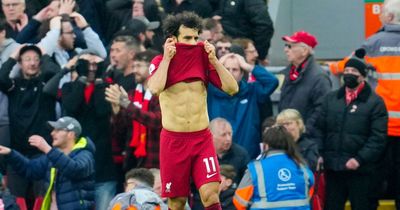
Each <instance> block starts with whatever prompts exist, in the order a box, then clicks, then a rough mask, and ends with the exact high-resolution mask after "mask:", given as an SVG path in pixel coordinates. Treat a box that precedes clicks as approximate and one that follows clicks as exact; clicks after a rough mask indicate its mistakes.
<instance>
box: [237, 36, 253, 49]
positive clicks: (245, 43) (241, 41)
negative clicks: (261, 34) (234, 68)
mask: <svg viewBox="0 0 400 210" xmlns="http://www.w3.org/2000/svg"><path fill="white" fill-rule="evenodd" d="M250 43H251V44H253V45H254V42H253V40H251V39H248V38H237V39H234V40H232V44H237V45H239V46H241V47H242V48H243V49H244V50H246V49H247V48H248V47H249V44H250Z"/></svg>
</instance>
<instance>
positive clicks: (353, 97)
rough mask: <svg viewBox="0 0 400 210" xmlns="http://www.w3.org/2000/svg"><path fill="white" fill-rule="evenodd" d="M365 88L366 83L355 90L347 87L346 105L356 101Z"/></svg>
mask: <svg viewBox="0 0 400 210" xmlns="http://www.w3.org/2000/svg"><path fill="white" fill-rule="evenodd" d="M364 86H365V82H363V83H361V84H360V85H359V86H358V87H357V89H355V90H352V89H350V88H347V87H346V105H349V104H350V103H351V102H353V101H354V100H356V98H357V96H358V94H360V92H361V90H362V89H363V88H364Z"/></svg>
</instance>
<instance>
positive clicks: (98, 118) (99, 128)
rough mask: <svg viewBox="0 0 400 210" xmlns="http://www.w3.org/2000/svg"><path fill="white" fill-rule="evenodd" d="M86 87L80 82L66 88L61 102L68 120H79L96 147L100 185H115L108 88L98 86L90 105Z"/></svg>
mask: <svg viewBox="0 0 400 210" xmlns="http://www.w3.org/2000/svg"><path fill="white" fill-rule="evenodd" d="M85 87H86V84H83V83H82V82H80V81H78V80H76V81H74V82H69V83H65V84H64V85H63V87H62V90H61V92H62V96H61V101H62V105H63V107H64V109H65V112H66V114H67V115H68V116H71V117H74V118H75V119H77V120H78V121H79V122H80V124H81V126H82V135H83V136H87V137H89V138H90V139H91V140H92V141H93V142H94V144H95V145H96V153H95V154H94V158H95V161H96V168H95V169H96V182H106V181H113V180H115V177H116V174H115V173H116V172H115V169H114V163H113V160H112V152H111V124H110V117H111V105H110V103H108V102H107V101H106V99H105V88H106V84H105V83H102V84H96V85H95V87H94V90H93V93H92V95H91V97H90V99H89V102H88V103H86V101H85Z"/></svg>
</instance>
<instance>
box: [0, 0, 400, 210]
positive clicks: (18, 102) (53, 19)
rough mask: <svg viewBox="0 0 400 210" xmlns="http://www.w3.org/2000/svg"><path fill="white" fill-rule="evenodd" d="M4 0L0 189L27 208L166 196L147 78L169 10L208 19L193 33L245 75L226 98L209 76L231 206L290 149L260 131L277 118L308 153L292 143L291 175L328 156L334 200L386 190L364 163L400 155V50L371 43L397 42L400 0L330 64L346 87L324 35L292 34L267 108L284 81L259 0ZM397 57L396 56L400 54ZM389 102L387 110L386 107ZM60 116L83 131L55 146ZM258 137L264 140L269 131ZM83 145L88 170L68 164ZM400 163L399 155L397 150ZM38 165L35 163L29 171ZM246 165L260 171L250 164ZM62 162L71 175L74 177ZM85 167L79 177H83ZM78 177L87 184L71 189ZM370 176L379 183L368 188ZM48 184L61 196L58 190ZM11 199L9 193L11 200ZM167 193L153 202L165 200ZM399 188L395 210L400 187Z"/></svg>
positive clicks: (195, 204) (224, 188)
mask: <svg viewBox="0 0 400 210" xmlns="http://www.w3.org/2000/svg"><path fill="white" fill-rule="evenodd" d="M1 2H2V13H1V17H0V53H1V55H0V145H2V147H0V154H2V155H5V157H0V172H1V174H3V175H4V176H3V177H2V180H4V188H7V189H8V190H9V191H8V190H3V191H4V192H5V193H2V194H7V195H10V196H11V197H13V196H15V197H17V200H18V199H20V198H22V199H23V200H24V201H23V202H25V203H26V205H27V206H28V209H32V208H33V206H34V204H35V202H37V200H38V199H41V198H44V197H45V198H46V197H48V196H50V197H52V198H55V197H57V202H55V201H54V200H53V201H50V203H49V201H48V200H46V199H45V200H44V202H43V205H44V206H45V205H47V208H52V209H53V207H54V206H53V205H57V206H58V209H63V208H64V207H65V206H67V207H68V205H70V203H72V205H74V206H75V205H76V206H77V205H81V206H82V205H83V204H84V207H83V208H84V209H93V207H94V206H95V208H96V209H99V210H105V209H107V208H108V207H109V205H110V202H111V201H112V199H113V198H114V196H116V195H117V194H119V193H122V194H119V195H118V196H120V197H123V196H124V195H125V193H130V192H131V193H133V192H135V193H137V194H138V195H139V194H141V193H142V191H150V192H151V193H150V194H151V195H152V196H153V194H154V195H158V196H160V195H161V192H160V185H161V184H160V179H159V176H160V172H159V171H157V170H158V168H159V166H160V160H159V150H160V142H159V141H160V132H161V129H162V123H161V122H162V119H163V118H162V116H161V109H160V104H159V98H158V95H157V94H154V93H151V91H150V90H149V89H148V87H147V81H148V78H149V76H150V75H151V72H152V70H154V69H152V68H154V67H153V66H152V59H153V58H154V57H156V56H157V55H159V54H161V53H162V50H163V43H164V42H165V39H166V38H168V37H164V31H163V20H164V19H165V18H166V17H167V16H168V15H174V14H177V13H182V12H187V11H189V12H194V13H196V14H197V15H199V16H200V17H202V18H203V28H202V30H201V31H199V32H200V33H199V40H198V41H200V42H204V41H207V42H209V43H211V44H213V45H214V46H215V48H216V56H217V58H218V59H219V62H220V63H222V64H223V65H224V67H225V68H226V69H227V70H228V71H229V73H230V74H231V75H232V76H233V78H234V79H235V80H236V82H237V83H238V86H239V92H238V93H237V94H235V95H233V96H230V95H228V94H226V93H224V92H222V91H221V90H219V89H218V88H216V87H215V86H214V85H212V84H211V83H209V84H208V85H207V105H208V117H209V121H210V131H211V133H212V136H213V143H214V147H215V150H216V154H217V157H218V161H219V163H220V164H221V179H222V182H221V186H220V200H221V204H222V206H223V209H235V207H234V205H233V196H234V192H235V190H236V188H237V187H238V184H239V183H240V181H241V180H242V177H243V175H244V174H246V176H245V178H246V177H247V180H244V181H247V182H243V183H245V184H243V183H242V185H241V186H242V187H243V186H245V187H247V186H250V185H251V184H250V182H251V179H249V176H253V177H252V178H253V179H254V176H257V175H258V176H259V175H260V174H259V173H258V172H257V173H256V171H255V170H256V169H254V167H255V166H254V164H255V165H257V159H258V160H260V161H263V160H264V161H263V164H267V162H268V163H269V162H270V161H273V159H272V158H270V156H271V154H272V153H268V151H273V153H275V152H276V153H279V154H281V153H282V151H283V153H285V151H286V150H288V148H287V147H283V146H282V145H280V143H279V142H275V140H276V141H278V140H277V139H270V137H265V134H266V133H268V132H266V130H268V129H269V128H273V129H277V128H276V126H280V127H279V129H285V131H279V130H278V131H277V132H282V133H284V134H285V135H286V134H287V136H289V135H290V138H289V137H287V138H286V137H285V138H282V140H281V141H282V142H286V141H293V142H289V143H287V144H289V149H290V148H291V146H295V147H296V150H298V152H299V154H297V152H296V153H295V152H293V151H289V152H286V153H290V154H294V158H293V157H291V158H290V159H287V158H282V159H284V160H285V161H286V162H290V164H292V165H291V166H293V169H294V168H295V166H301V170H300V168H298V169H296V173H305V169H304V170H303V167H309V169H311V170H308V169H307V173H309V172H310V171H313V172H315V171H317V170H319V169H320V167H319V166H320V165H323V164H325V166H326V167H325V168H326V169H327V172H328V178H327V181H328V182H330V184H328V188H327V192H328V195H331V196H330V198H331V199H328V201H329V202H328V203H327V205H328V206H327V208H328V209H329V208H331V209H340V205H344V203H343V204H342V201H345V200H346V198H347V197H346V195H347V191H349V190H350V191H351V190H352V189H359V190H360V189H361V190H362V191H363V192H364V193H361V192H358V193H357V192H356V193H354V192H353V194H352V193H350V200H351V202H352V205H354V206H353V208H354V209H363V208H364V206H363V205H367V206H369V207H370V206H371V205H372V206H374V205H375V203H373V202H374V201H376V199H377V198H378V196H376V195H371V193H368V192H371V191H376V192H379V189H378V188H379V187H378V186H379V184H378V183H380V181H381V180H380V179H379V177H380V174H378V173H373V174H372V175H370V176H366V175H365V173H367V172H368V173H370V172H372V171H374V172H376V170H378V168H380V167H384V166H382V164H380V163H381V162H382V160H383V159H384V158H385V157H384V155H383V154H385V152H384V151H391V153H390V154H391V155H392V156H391V157H390V158H392V159H395V160H397V159H398V158H397V156H398V155H397V156H396V155H395V154H396V149H395V148H397V147H396V145H397V144H398V143H393V142H394V141H396V142H397V141H399V133H400V131H399V130H400V127H399V125H400V124H399V123H398V122H399V121H398V119H399V116H400V114H399V112H400V108H399V107H400V104H399V102H398V101H397V102H393V100H392V98H391V97H394V96H395V97H396V98H397V99H399V97H400V96H399V95H400V93H399V91H398V90H396V91H395V90H394V88H395V87H396V84H398V79H399V78H398V70H397V72H394V71H393V72H391V71H385V70H383V69H385V68H389V67H388V65H387V64H383V63H384V62H383V61H382V60H378V58H380V59H382V57H385V56H388V57H390V56H395V57H396V59H398V57H399V56H400V52H399V51H396V52H394V51H390V52H389V51H386V52H381V53H377V51H379V50H381V49H384V48H382V47H381V48H379V47H377V46H375V45H374V43H379V44H382V43H384V44H382V45H385V46H389V47H390V46H393V45H396V44H394V43H398V42H399V41H400V32H399V31H400V29H399V25H400V1H399V0H386V1H385V3H384V6H383V8H384V12H383V14H382V22H383V24H384V27H383V29H382V31H380V32H378V33H377V34H376V35H375V36H374V37H373V38H371V39H372V41H371V40H368V41H367V42H366V43H365V44H364V45H363V46H362V47H363V48H364V52H362V50H357V51H356V53H355V55H354V56H352V57H351V58H348V59H346V60H345V61H343V63H342V64H340V63H339V64H338V65H336V66H331V71H332V73H335V74H336V73H343V71H344V75H347V76H345V78H344V79H345V80H344V85H343V86H342V87H341V89H339V90H338V91H336V92H332V91H333V90H332V87H331V86H332V85H331V81H330V80H329V75H328V74H327V72H326V71H324V70H322V68H321V66H320V65H319V64H318V62H317V61H316V59H315V56H314V53H315V51H314V49H315V47H316V46H317V45H318V41H317V37H315V36H314V35H312V34H310V33H308V32H305V31H298V32H296V33H294V34H293V35H287V36H283V37H282V44H285V45H284V47H283V52H284V53H285V55H286V57H287V60H288V66H287V67H286V68H285V69H283V70H282V72H281V73H282V74H283V75H284V76H285V79H284V80H283V84H282V88H281V89H280V91H281V98H280V102H279V104H278V111H279V114H278V115H277V116H276V117H275V116H272V115H273V112H272V105H271V100H270V95H271V94H272V93H273V92H274V91H275V90H276V89H277V88H278V85H279V80H278V79H277V77H276V76H275V75H274V74H272V73H271V72H269V71H268V64H269V61H268V50H269V47H270V41H271V38H272V36H273V34H274V26H273V22H272V20H271V18H270V16H269V14H268V7H267V2H266V1H264V0H220V1H216V0H196V1H191V0H1ZM275 27H277V26H275ZM387 31H391V32H392V31H393V33H394V34H395V35H393V36H390V35H388V34H384V33H389V32H387ZM375 39H377V40H385V41H387V40H389V41H387V43H386V42H380V41H377V40H375ZM396 46H397V45H396ZM390 49H394V48H390ZM396 49H397V48H396ZM365 50H367V51H366V52H365ZM365 53H367V56H366V57H365V58H364V56H365ZM396 53H397V54H396ZM360 54H362V55H360ZM368 56H369V57H368ZM385 58H387V57H385ZM385 58H384V59H385ZM387 59H389V58H387ZM374 62H375V63H374ZM369 63H371V66H374V67H375V69H373V70H374V71H377V72H380V75H378V76H381V77H378V86H377V90H379V92H378V91H377V94H375V91H374V88H375V86H374V85H371V86H370V85H369V83H368V82H367V79H366V78H367V77H368V71H370V70H371V69H372V68H371V67H370V65H369ZM393 63H395V64H398V61H397V60H396V62H393ZM393 65H394V64H393ZM334 67H335V68H334ZM385 74H390V75H389V76H388V75H385ZM392 74H393V75H394V76H393V75H392ZM396 75H397V77H396ZM388 78H389V79H392V80H393V81H394V82H397V83H390V82H386V83H385V85H383V84H384V83H382V82H379V81H382V80H388ZM379 79H381V80H379ZM350 80H351V81H350ZM390 84H391V85H390ZM382 86H384V88H386V89H384V90H383V89H382ZM354 90H355V91H354ZM389 95H390V97H389ZM382 98H383V100H382ZM388 104H389V107H387V108H388V110H386V108H385V106H384V105H386V106H388ZM396 104H397V105H396ZM388 113H389V128H387V119H388ZM65 116H68V117H67V118H66V119H68V120H71V119H73V120H76V122H75V121H73V122H74V125H75V126H77V125H79V127H80V130H79V132H75V136H70V137H69V140H70V141H71V142H73V143H71V144H72V146H71V145H70V148H69V150H67V151H65V150H63V151H62V152H60V151H58V150H62V148H61V147H60V146H59V145H57V144H55V143H54V142H56V139H57V138H61V137H57V136H56V135H55V134H54V132H60V130H62V129H66V130H67V131H70V130H73V129H72V128H69V127H57V126H58V124H57V125H56V124H54V123H56V122H57V123H59V124H60V123H61V122H60V120H61V119H63V118H65ZM70 118H71V119H70ZM57 120H58V121H57ZM49 122H52V123H53V124H51V123H50V124H49ZM77 123H78V124H77ZM266 124H269V125H266ZM265 125H266V126H265ZM346 127H349V129H346ZM350 127H351V129H350ZM52 130H53V131H52ZM74 131H75V130H74ZM269 132H271V130H270V131H269ZM387 132H388V134H389V138H388V139H387V138H386V137H387ZM263 133H264V136H263ZM57 135H58V134H57ZM276 135H278V134H276ZM282 135H283V134H282ZM32 136H34V138H33V139H34V140H32ZM37 136H40V139H39V140H38V137H37ZM80 137H82V138H80ZM262 139H268V140H267V141H264V142H263V140H262ZM73 140H76V141H73ZM32 141H34V142H35V141H38V142H39V143H40V145H39V146H38V145H37V144H39V143H36V144H35V143H32ZM332 141H335V144H333V143H332ZM82 142H84V143H82ZM268 142H273V143H275V144H276V145H277V148H268ZM74 143H75V144H76V145H75V146H74V145H73V144H74ZM387 143H389V144H387ZM83 144H84V145H83ZM285 144H286V143H285ZM43 145H44V146H43ZM46 145H47V146H49V147H50V149H51V150H50V149H49V148H48V147H47V146H46ZM50 145H52V146H50ZM3 146H4V147H3ZM52 147H53V148H52ZM9 148H10V149H9ZM71 151H72V152H71ZM43 153H44V154H45V155H43ZM82 153H84V155H86V156H90V158H91V159H90V158H89V157H86V156H85V158H89V159H90V160H89V161H88V162H87V163H86V165H85V167H89V168H90V169H92V170H86V171H83V170H82V167H80V168H79V167H78V168H73V167H72V166H71V165H68V164H78V165H79V163H80V164H83V163H81V162H79V161H78V160H75V161H77V163H75V162H73V163H70V162H68V160H69V159H68V158H71V159H73V158H74V157H76V156H79V155H82ZM290 154H289V156H290ZM297 155H299V156H297ZM57 158H61V159H60V160H58V159H57ZM297 158H298V159H297ZM301 158H304V161H303V159H301ZM29 160H31V162H29ZM92 161H93V162H92ZM293 161H294V162H293ZM293 163H294V164H293ZM394 163H395V164H398V160H397V162H396V161H394ZM248 164H249V165H248ZM39 166H40V169H42V171H41V172H40V173H37V172H35V173H34V172H32V170H33V168H34V167H39ZM79 166H80V165H79ZM248 167H250V169H251V170H250V171H247V172H246V170H247V169H248ZM265 167H267V166H265ZM50 168H51V169H50ZM68 168H73V170H72V169H68ZM47 169H49V171H46V170H47ZM53 169H54V174H52V173H53V171H52V170H53ZM147 169H151V170H147ZM80 170H81V171H80ZM132 170H133V171H132ZM55 171H57V172H55ZM65 171H67V172H71V173H74V176H70V175H68V174H67V175H66V174H65ZM397 171H398V169H396V173H397ZM125 173H126V175H125ZM149 174H150V175H149ZM53 175H54V176H56V175H57V176H59V177H56V180H57V182H56V183H57V185H55V186H53V185H52V184H51V183H53V182H55V180H54V177H51V176H53ZM303 175H304V177H306V174H303ZM303 175H302V176H303ZM149 176H151V178H149ZM264 176H266V177H272V176H270V174H264ZM396 176H397V177H395V178H394V179H397V180H398V179H399V178H398V177H400V174H396ZM5 177H6V178H5ZM76 177H83V178H82V180H80V181H76V180H75V178H76ZM143 177H144V178H143ZM343 178H345V179H348V180H357V181H359V182H357V183H358V185H357V183H356V184H354V183H352V182H351V181H349V184H348V185H346V186H344V187H342V188H340V187H339V186H338V184H336V183H337V182H339V181H341V180H342V179H343ZM51 179H53V180H51ZM301 179H302V178H301ZM304 180H306V182H307V183H308V181H310V183H312V182H313V181H312V178H310V180H308V175H307V179H306V178H304ZM62 182H66V183H67V184H65V185H63V184H62ZM60 183H61V184H60ZM79 183H84V186H83V187H82V188H79V187H76V186H75V185H76V184H79ZM310 183H308V184H310ZM368 183H372V184H371V185H368V186H367V184H368ZM396 183H397V182H396ZM253 184H254V183H253ZM88 185H91V186H88ZM65 186H67V188H68V189H69V188H71V189H73V190H76V191H77V192H79V193H87V194H85V195H82V194H79V196H78V197H76V196H75V197H74V196H70V197H69V198H71V199H78V200H75V201H76V203H75V201H72V202H71V201H70V200H68V199H67V200H63V199H61V198H63V195H62V192H63V190H64V189H56V187H57V188H58V187H60V188H63V187H65ZM310 186H311V184H310ZM395 186H396V188H397V189H398V188H399V187H398V185H395ZM308 187H309V186H308V185H307V187H306V188H307V189H308ZM52 188H53V189H56V192H57V193H53V194H52V193H51V190H52ZM152 188H153V189H152ZM345 188H346V189H345ZM68 189H67V190H68ZM49 190H50V191H49ZM395 191H396V192H397V191H399V190H395ZM49 192H50V194H49ZM123 192H125V193H123ZM258 193H260V192H257V193H256V194H255V196H256V197H257V196H259V194H258ZM0 195H1V194H0ZM192 195H193V196H192V199H189V202H188V204H187V205H186V208H187V209H190V208H193V209H203V207H202V205H201V200H200V198H199V193H198V192H197V191H196V190H193V193H192ZM339 195H343V196H342V197H340V196H339ZM118 196H117V197H116V198H118ZM139 197H140V196H139ZM306 197H307V196H306ZM328 197H329V196H328ZM334 197H335V198H337V197H340V198H341V200H339V201H338V200H335V199H333V198H334ZM356 197H362V198H365V200H363V199H361V198H360V199H357V198H356ZM2 198H3V202H6V201H7V202H11V201H12V200H13V199H5V198H4V197H2ZM159 198H160V199H156V198H155V200H156V201H157V202H159V201H162V200H161V197H159ZM396 198H397V199H396V205H397V206H398V209H399V208H400V199H399V196H398V195H397V197H396ZM49 199H50V198H49ZM248 199H249V200H251V198H248ZM374 199H375V200H374ZM10 200H11V201H10ZM114 200H115V199H114ZM78 201H79V202H81V203H80V204H79V202H78ZM83 201H84V202H83ZM46 202H47V203H46ZM111 203H115V202H111ZM239 203H240V202H239ZM261 203H262V202H261ZM237 204H238V202H236V203H235V205H237ZM112 205H113V204H112ZM240 205H242V204H240ZM334 205H339V206H334ZM6 206H12V205H11V204H7V205H6ZM162 206H163V205H162ZM332 206H333V207H332ZM236 207H238V206H236ZM55 208H56V207H55ZM72 208H73V209H74V207H72ZM163 208H165V206H163ZM76 209H77V208H76Z"/></svg>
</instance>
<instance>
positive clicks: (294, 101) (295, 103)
mask: <svg viewBox="0 0 400 210" xmlns="http://www.w3.org/2000/svg"><path fill="white" fill-rule="evenodd" d="M306 62H307V63H306V64H305V66H304V68H303V70H302V71H301V72H300V74H299V77H298V78H297V79H296V80H294V81H291V80H290V78H289V72H290V67H291V66H288V67H287V68H286V69H284V70H283V73H284V74H285V80H284V82H283V85H282V88H281V98H280V101H279V105H278V111H279V112H280V111H282V110H284V109H289V108H290V109H296V110H297V111H299V112H300V114H301V116H302V117H303V120H304V123H305V126H306V128H307V130H306V132H307V134H310V133H312V130H313V129H314V126H315V121H316V119H317V117H318V109H319V108H320V106H321V105H322V101H323V97H324V96H325V95H326V94H327V93H328V92H329V91H330V90H331V82H330V80H329V77H328V75H327V74H326V73H324V71H323V69H322V68H321V66H319V65H318V64H317V62H316V61H315V59H314V57H313V56H310V57H308V58H307V61H306Z"/></svg>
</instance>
